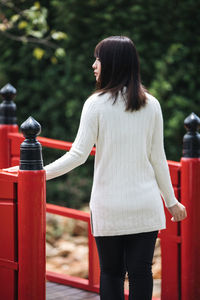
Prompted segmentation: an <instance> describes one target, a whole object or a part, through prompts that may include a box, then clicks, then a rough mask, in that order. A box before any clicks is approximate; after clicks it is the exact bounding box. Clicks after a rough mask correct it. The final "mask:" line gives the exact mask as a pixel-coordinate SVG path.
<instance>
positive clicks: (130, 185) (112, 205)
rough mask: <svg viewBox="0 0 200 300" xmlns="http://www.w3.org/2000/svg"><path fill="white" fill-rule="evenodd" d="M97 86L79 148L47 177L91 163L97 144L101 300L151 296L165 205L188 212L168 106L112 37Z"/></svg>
mask: <svg viewBox="0 0 200 300" xmlns="http://www.w3.org/2000/svg"><path fill="white" fill-rule="evenodd" d="M95 57H96V60H95V62H94V64H93V66H92V67H93V69H94V75H95V77H96V81H97V90H96V92H95V93H94V94H92V95H91V96H90V97H89V98H88V99H87V100H86V102H85V104H84V107H83V111H82V115H81V120H80V126H79V130H78V133H77V136H76V139H75V141H74V143H73V145H72V148H71V150H70V151H69V152H68V153H66V154H65V155H63V156H62V157H61V158H59V159H58V160H56V161H55V162H53V163H52V164H49V165H47V166H46V167H45V170H46V176H47V180H49V179H51V178H54V177H57V176H60V175H62V174H64V173H67V172H69V171H70V170H72V169H73V168H75V167H77V166H79V165H81V164H83V163H84V162H85V161H86V159H87V157H88V156H89V154H90V151H91V149H92V147H93V146H94V144H95V145H96V156H95V166H94V180H93V187H92V193H91V200H90V210H91V225H92V232H93V235H94V237H95V240H96V244H97V248H98V254H99V259H100V267H101V277H100V298H101V300H118V299H119V300H122V299H124V279H125V273H126V272H128V278H129V300H132V299H134V300H150V299H151V298H152V288H153V278H152V268H151V267H152V259H153V253H154V248H155V242H156V238H157V234H158V230H161V229H164V228H165V227H166V224H165V214H164V207H163V202H162V199H161V196H160V193H161V194H162V196H163V199H164V203H165V206H166V207H167V208H168V210H169V212H170V213H171V215H172V221H181V220H183V219H184V218H185V217H186V210H185V207H184V206H183V205H181V203H179V202H178V200H177V199H176V198H175V195H174V191H173V188H172V184H171V180H170V175H169V169H168V165H167V161H166V157H165V152H164V146H163V119H162V112H161V108H160V104H159V102H158V100H156V99H155V98H154V97H153V96H151V95H150V94H148V93H147V92H146V91H145V89H144V88H143V86H142V84H141V81H140V70H139V60H138V55H137V52H136V48H135V46H134V44H133V42H132V41H131V40H130V39H129V38H127V37H123V36H114V37H109V38H107V39H104V40H103V41H101V42H100V43H99V44H98V45H97V46H96V48H95Z"/></svg>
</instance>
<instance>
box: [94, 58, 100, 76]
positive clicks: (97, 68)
mask: <svg viewBox="0 0 200 300" xmlns="http://www.w3.org/2000/svg"><path fill="white" fill-rule="evenodd" d="M92 68H93V70H94V76H95V77H96V81H98V79H99V76H100V74H101V62H100V60H99V58H98V57H97V58H96V60H95V62H94V63H93V65H92Z"/></svg>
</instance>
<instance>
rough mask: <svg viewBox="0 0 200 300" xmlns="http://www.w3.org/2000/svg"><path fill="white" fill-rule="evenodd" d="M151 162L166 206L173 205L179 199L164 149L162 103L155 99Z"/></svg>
mask: <svg viewBox="0 0 200 300" xmlns="http://www.w3.org/2000/svg"><path fill="white" fill-rule="evenodd" d="M150 162H151V164H152V166H153V169H154V173H155V177H156V181H157V184H158V187H159V189H160V192H161V195H162V197H163V199H164V202H165V206H166V207H171V206H173V205H175V204H176V203H177V202H178V200H177V199H176V197H175V194H174V190H173V186H172V183H171V178H170V173H169V168H168V164H167V159H166V155H165V150H164V137H163V116H162V110H161V107H160V103H159V102H158V100H156V101H155V120H154V130H153V136H152V145H151V154H150Z"/></svg>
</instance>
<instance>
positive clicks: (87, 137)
mask: <svg viewBox="0 0 200 300" xmlns="http://www.w3.org/2000/svg"><path fill="white" fill-rule="evenodd" d="M91 100H92V99H91V97H90V98H88V99H87V100H86V102H85V104H84V106H83V110H82V113H81V119H80V124H79V129H78V133H77V136H76V139H75V141H74V143H73V144H72V147H71V149H70V150H69V152H67V153H65V154H64V155H63V156H61V157H60V158H59V159H57V160H55V161H54V162H52V163H51V164H49V165H46V166H45V167H44V169H45V171H46V179H47V180H49V179H52V178H55V177H58V176H60V175H63V174H65V173H67V172H69V171H71V170H72V169H74V168H76V167H78V166H79V165H81V164H83V163H84V162H85V161H86V160H87V158H88V156H89V154H90V152H91V150H92V147H93V146H94V144H95V143H96V140H97V134H98V120H97V113H96V110H95V105H94V101H91Z"/></svg>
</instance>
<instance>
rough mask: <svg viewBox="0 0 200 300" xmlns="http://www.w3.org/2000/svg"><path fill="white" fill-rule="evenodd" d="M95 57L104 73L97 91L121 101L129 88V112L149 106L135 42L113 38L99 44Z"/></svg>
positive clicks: (119, 37) (100, 77) (127, 96)
mask: <svg viewBox="0 0 200 300" xmlns="http://www.w3.org/2000/svg"><path fill="white" fill-rule="evenodd" d="M94 56H95V57H97V58H99V60H100V62H101V74H100V76H99V79H98V81H97V86H96V92H100V95H102V94H104V93H107V92H110V93H111V94H112V96H113V97H114V102H115V101H116V100H117V96H118V93H119V92H120V91H123V88H124V87H126V88H127V89H126V97H125V98H124V99H125V100H126V110H127V111H128V110H129V111H133V110H139V109H140V108H141V107H142V106H144V105H145V104H146V98H147V97H146V95H145V88H144V87H143V86H142V84H141V79H140V65H139V57H138V54H137V51H136V48H135V45H134V43H133V42H132V41H131V40H130V39H129V38H128V37H126V36H111V37H108V38H106V39H104V40H102V41H101V42H99V43H98V44H97V46H96V48H95V51H94Z"/></svg>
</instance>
